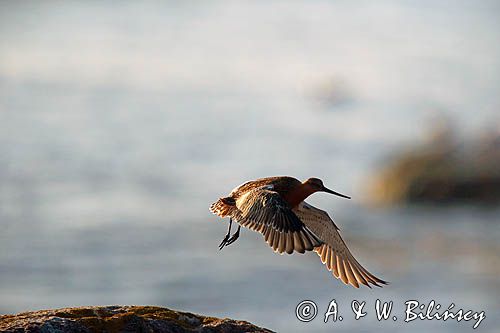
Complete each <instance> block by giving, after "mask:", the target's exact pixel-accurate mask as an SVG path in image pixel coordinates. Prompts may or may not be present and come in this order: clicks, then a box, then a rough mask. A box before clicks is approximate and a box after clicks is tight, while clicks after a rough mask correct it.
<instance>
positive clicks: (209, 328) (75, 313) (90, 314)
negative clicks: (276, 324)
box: [0, 306, 272, 333]
mask: <svg viewBox="0 0 500 333" xmlns="http://www.w3.org/2000/svg"><path fill="white" fill-rule="evenodd" d="M0 331H1V332H12V333H14V332H15V333H20V332H30V333H38V332H40V333H64V332H76V333H80V332H81V333H88V332H109V333H113V332H168V333H185V332H201V333H203V332H210V333H216V332H227V333H229V332H236V333H237V332H272V331H270V330H268V329H265V328H261V327H257V326H255V325H253V324H251V323H249V322H246V321H240V320H233V319H227V318H225V319H220V318H215V317H205V316H201V315H197V314H192V313H188V312H180V311H175V310H170V309H167V308H163V307H157V306H91V307H78V308H66V309H56V310H41V311H33V312H24V313H19V314H16V315H2V316H0Z"/></svg>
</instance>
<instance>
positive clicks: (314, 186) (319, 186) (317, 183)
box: [303, 178, 351, 199]
mask: <svg viewBox="0 0 500 333" xmlns="http://www.w3.org/2000/svg"><path fill="white" fill-rule="evenodd" d="M303 184H304V186H306V187H307V188H308V189H309V190H310V191H311V192H312V193H314V192H326V193H330V194H335V195H338V196H339V197H342V198H346V199H351V197H348V196H347V195H344V194H341V193H338V192H335V191H332V190H330V189H329V188H326V187H325V185H323V181H322V180H321V179H319V178H309V179H308V180H306V181H305V182H304V183H303Z"/></svg>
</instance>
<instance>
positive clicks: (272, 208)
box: [231, 186, 323, 254]
mask: <svg viewBox="0 0 500 333" xmlns="http://www.w3.org/2000/svg"><path fill="white" fill-rule="evenodd" d="M235 208H236V209H233V210H232V212H231V217H232V218H233V219H234V220H235V221H236V222H238V223H239V224H240V225H242V226H244V227H247V228H249V229H252V230H254V231H258V232H260V233H262V235H263V236H264V239H265V240H266V242H267V243H268V244H269V246H271V247H272V248H273V249H274V251H276V252H279V253H284V252H286V253H288V254H291V253H293V251H297V252H299V253H304V252H305V251H312V250H313V249H314V247H316V246H320V245H321V244H323V242H322V241H321V240H320V239H319V238H318V237H317V236H316V235H315V234H314V233H313V232H312V231H311V230H310V229H309V228H308V227H307V226H305V225H304V223H302V221H301V220H300V219H299V218H298V217H297V216H296V215H295V213H294V212H293V211H292V209H291V208H290V206H289V205H288V203H287V202H286V201H285V200H284V199H283V198H282V197H281V195H280V194H279V193H277V192H275V191H272V190H270V189H269V187H268V186H262V187H258V188H254V189H252V190H250V191H248V192H247V193H245V194H243V195H242V196H240V197H239V198H237V199H236V207H235Z"/></svg>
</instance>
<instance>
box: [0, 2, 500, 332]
mask: <svg viewBox="0 0 500 333" xmlns="http://www.w3.org/2000/svg"><path fill="white" fill-rule="evenodd" d="M499 37H500V4H499V2H498V1H377V2H368V1H291V2H289V1H278V2H276V1H271V2H269V1H255V2H233V1H210V2H208V1H207V2H199V3H194V2H190V1H188V2H184V1H169V2H140V3H138V2H133V1H121V2H106V3H104V2H97V1H95V2H94V1H92V2H59V1H53V2H51V1H47V2H1V4H0V227H1V231H0V313H14V312H20V311H27V310H35V309H43V308H54V307H66V306H80V305H100V304H138V305H141V304H155V305H162V306H167V307H171V308H174V309H179V310H185V311H190V312H197V313H202V314H206V315H213V316H222V317H231V318H237V319H244V320H248V321H251V322H253V323H255V324H257V325H261V326H265V327H268V328H270V329H273V330H276V331H279V332H290V331H299V330H307V331H310V332H330V331H331V330H332V329H333V328H338V329H346V330H350V329H353V330H356V331H371V330H372V329H374V328H375V329H377V328H383V329H384V330H386V331H400V330H401V329H402V328H404V329H406V330H408V331H415V332H420V331H422V330H423V329H426V330H428V331H429V332H434V331H435V332H442V331H449V332H455V331H463V332H465V331H470V330H471V327H472V325H473V323H472V322H461V323H457V322H456V321H447V322H437V321H427V322H422V321H418V322H412V323H408V324H405V323H403V321H402V320H399V321H397V322H393V321H390V322H386V323H385V322H378V321H377V320H376V319H375V316H373V315H369V316H367V317H366V318H364V319H363V320H360V321H355V320H354V319H353V318H352V316H351V312H350V302H351V301H352V300H353V299H357V300H360V301H361V300H366V301H367V302H368V307H369V308H368V309H369V310H372V309H373V304H374V300H375V299H377V298H379V299H381V300H383V301H389V300H393V301H394V302H395V305H394V307H395V310H394V311H395V314H396V315H398V316H400V317H401V319H402V317H403V314H404V306H403V302H404V301H406V300H409V299H417V300H419V301H421V302H423V303H428V302H429V301H430V300H435V301H436V302H438V303H440V304H441V305H442V306H443V307H447V306H448V305H449V304H450V303H452V302H453V303H455V304H456V306H457V308H459V307H461V308H464V309H473V310H475V311H481V310H484V311H486V316H487V318H486V320H485V321H483V322H482V324H481V326H480V328H479V329H481V331H484V332H487V331H494V330H495V329H496V328H497V327H498V324H499V322H498V313H499V310H500V301H499V300H500V279H499V274H500V258H499V255H498V254H499V253H500V241H499V240H500V226H499V222H500V208H499V205H498V203H499V197H500V195H499V188H500V181H499V179H500V176H499V171H498V167H497V166H498V163H499V162H500V154H499V151H500V139H499V136H500V113H499V108H500V95H499V94H498V93H499V88H500V43H498V41H499ZM271 175H292V176H295V177H297V178H299V179H305V178H308V177H313V176H314V177H319V178H322V179H323V180H324V182H325V184H326V185H327V186H328V187H330V188H332V189H334V190H336V191H339V192H342V193H345V194H348V195H351V196H352V197H353V200H343V199H341V198H336V197H332V196H328V195H326V194H315V195H314V196H312V197H311V198H310V199H309V200H308V201H309V202H310V203H312V204H314V205H317V206H320V207H321V208H322V209H324V210H326V211H328V212H329V213H330V215H331V216H332V217H333V218H334V219H335V220H336V222H337V224H338V225H339V226H340V228H341V230H342V234H343V236H344V237H345V238H346V240H347V242H348V243H349V244H350V247H351V249H352V251H353V252H354V254H355V255H356V256H357V258H358V259H359V261H360V262H361V263H363V264H364V265H365V266H366V267H367V268H368V269H369V270H370V271H371V272H372V273H374V274H375V275H378V276H380V277H382V278H384V279H386V280H389V281H390V282H391V285H390V286H388V287H386V288H383V289H378V288H376V289H373V290H369V289H368V288H362V289H360V290H355V289H354V288H351V287H347V286H344V285H343V284H342V283H340V282H339V281H337V280H336V279H334V278H333V277H332V276H331V274H330V273H329V272H328V271H326V269H325V268H324V267H323V265H322V264H321V262H320V260H319V258H318V257H317V256H316V254H313V253H309V254H306V255H298V254H294V255H292V256H280V255H277V254H275V253H273V251H272V249H271V248H269V247H268V246H267V245H266V244H265V243H264V242H263V239H262V236H261V235H259V234H256V233H253V232H250V231H248V230H243V233H242V237H241V238H240V239H239V240H238V242H237V243H235V244H234V245H231V246H230V247H228V248H226V249H224V250H223V251H221V252H219V251H218V248H217V246H218V244H219V242H220V240H221V239H222V238H223V237H224V235H225V233H226V228H227V221H223V220H220V219H218V218H216V217H215V216H214V215H211V214H210V213H209V211H208V206H209V205H210V204H211V203H212V202H213V201H215V200H216V199H217V198H218V197H220V196H223V195H226V194H227V193H228V192H229V191H230V190H231V189H232V188H234V187H235V186H236V185H238V184H240V183H242V182H244V181H246V180H250V179H255V178H258V177H264V176H271ZM334 298H335V299H336V300H337V302H338V303H339V306H340V311H341V314H342V313H343V314H344V315H345V316H344V317H345V320H344V321H343V322H341V323H339V322H337V323H335V324H333V323H328V324H324V323H323V321H322V318H321V315H319V316H318V317H317V318H316V319H315V320H314V321H313V322H311V323H308V324H306V323H302V322H299V321H298V320H297V319H296V318H295V314H294V313H295V307H296V305H297V304H298V303H299V302H300V301H301V300H303V299H312V300H314V301H316V303H317V304H318V306H319V307H320V313H321V312H324V311H326V307H327V305H328V303H329V301H330V300H331V299H334Z"/></svg>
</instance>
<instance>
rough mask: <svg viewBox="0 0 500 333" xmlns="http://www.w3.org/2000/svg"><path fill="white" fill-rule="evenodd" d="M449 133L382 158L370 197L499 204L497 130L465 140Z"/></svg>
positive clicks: (390, 201)
mask: <svg viewBox="0 0 500 333" xmlns="http://www.w3.org/2000/svg"><path fill="white" fill-rule="evenodd" d="M452 133H453V132H452V131H447V132H446V133H445V134H441V135H434V136H432V137H431V140H430V142H429V143H427V144H424V145H422V146H420V147H413V148H411V149H408V150H407V151H404V152H400V153H399V154H396V155H395V156H393V157H392V158H389V159H387V160H386V161H385V163H384V164H385V165H384V166H383V167H382V168H381V170H380V171H379V172H378V174H376V175H375V176H374V177H373V178H372V182H371V186H370V194H371V195H370V201H371V203H375V204H393V203H430V204H440V203H473V204H490V205H496V204H498V203H499V202H500V167H499V165H500V133H499V132H495V131H492V132H490V133H485V134H484V135H483V137H480V138H476V139H469V140H464V139H457V138H456V137H455V136H454V135H452Z"/></svg>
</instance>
